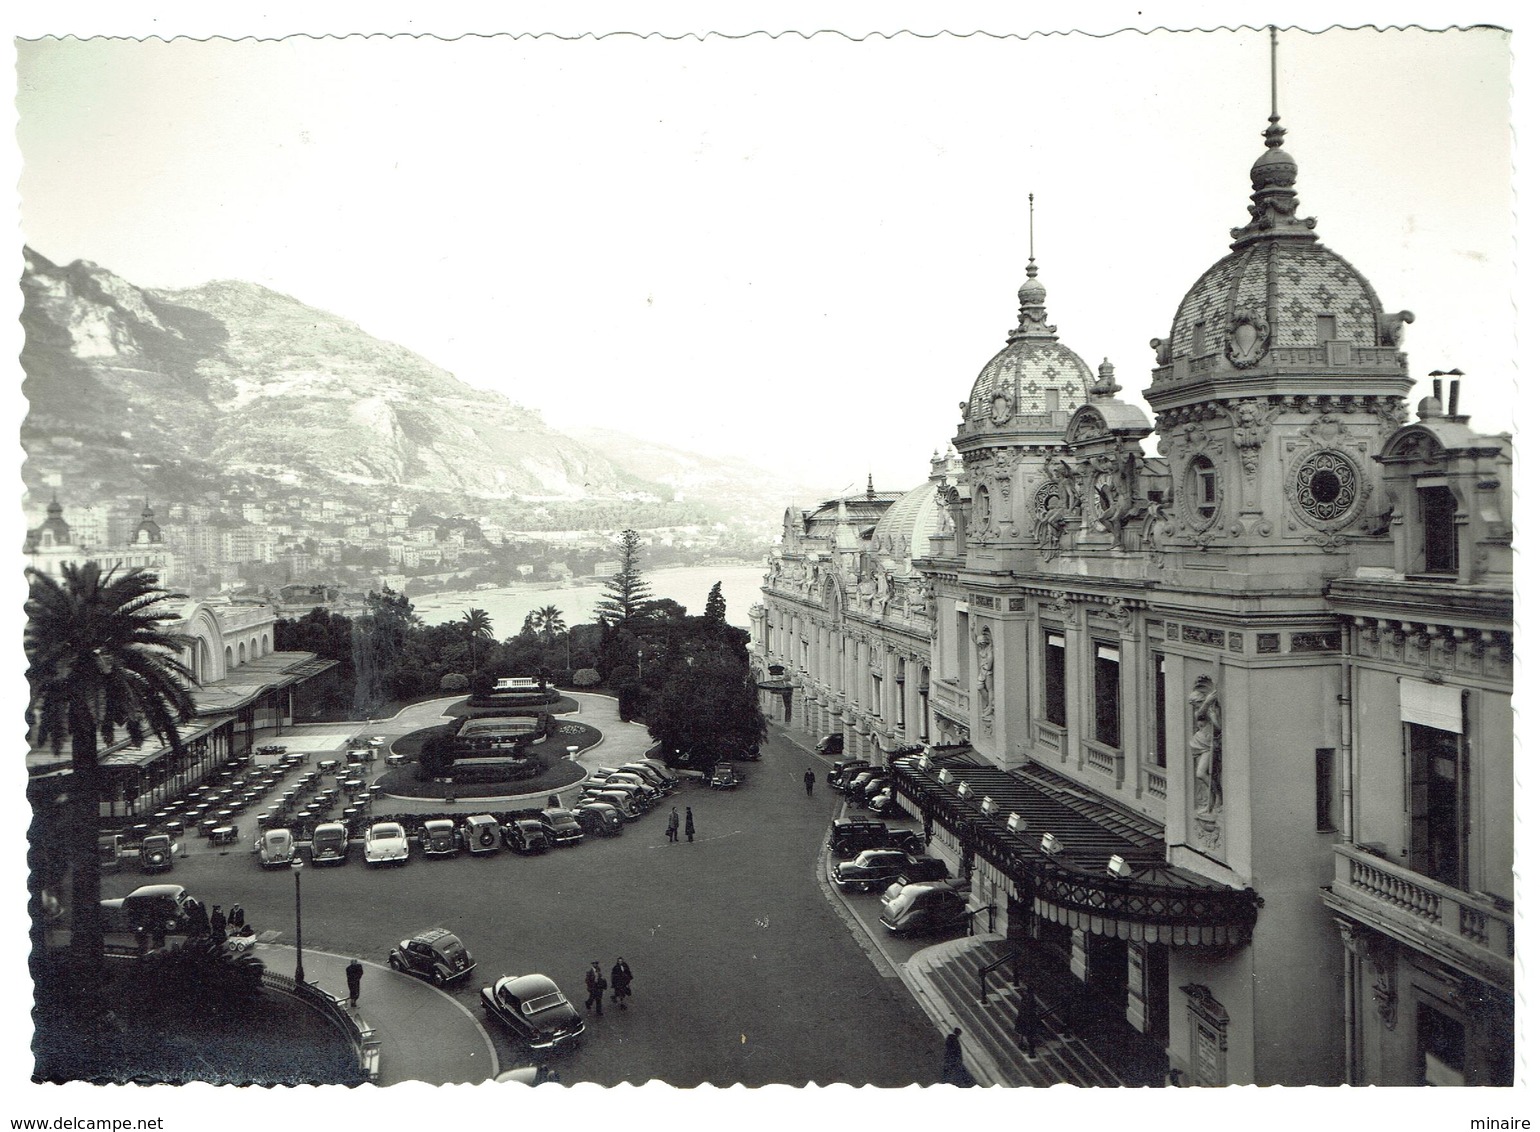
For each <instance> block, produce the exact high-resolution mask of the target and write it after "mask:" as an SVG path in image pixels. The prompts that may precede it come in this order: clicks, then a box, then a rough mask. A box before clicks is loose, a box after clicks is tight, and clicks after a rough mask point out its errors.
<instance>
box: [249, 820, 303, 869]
mask: <svg viewBox="0 0 1540 1132" xmlns="http://www.w3.org/2000/svg"><path fill="white" fill-rule="evenodd" d="M296 852H297V849H296V848H295V845H294V831H293V830H289V829H264V830H263V831H262V835H261V836H260V837H258V838H257V864H259V865H261V866H262V867H263V868H264V869H286V868H288V867H289V865H290V864H291V863H292V862H293V860H294V854H295V853H296Z"/></svg>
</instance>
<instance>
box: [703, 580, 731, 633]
mask: <svg viewBox="0 0 1540 1132" xmlns="http://www.w3.org/2000/svg"><path fill="white" fill-rule="evenodd" d="M706 624H708V625H725V624H727V599H726V598H725V597H723V596H722V583H721V582H717V583H716V584H715V585H713V586H712V587H711V592H710V593H709V594H707V595H706Z"/></svg>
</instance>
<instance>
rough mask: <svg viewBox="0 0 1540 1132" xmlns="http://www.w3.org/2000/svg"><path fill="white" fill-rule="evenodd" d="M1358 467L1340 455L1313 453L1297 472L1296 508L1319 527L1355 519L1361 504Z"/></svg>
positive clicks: (1301, 463)
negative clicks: (1359, 503)
mask: <svg viewBox="0 0 1540 1132" xmlns="http://www.w3.org/2000/svg"><path fill="white" fill-rule="evenodd" d="M1358 488H1359V475H1358V468H1357V466H1356V465H1355V464H1354V463H1353V462H1352V461H1351V460H1349V459H1348V458H1347V457H1346V456H1344V455H1342V453H1340V452H1334V451H1332V450H1330V449H1323V450H1322V451H1319V452H1312V453H1311V454H1310V455H1308V456H1306V457H1305V458H1304V459H1303V460H1301V461H1300V462H1299V465H1298V466H1297V467H1296V468H1295V471H1294V505H1295V506H1296V507H1297V508H1299V510H1300V511H1301V512H1302V513H1303V514H1304V516H1305V517H1306V518H1307V519H1309V520H1311V521H1312V522H1314V523H1316V524H1318V525H1336V524H1337V523H1339V522H1341V521H1343V520H1345V519H1348V518H1351V517H1352V514H1353V510H1354V505H1355V504H1356V503H1357V502H1358Z"/></svg>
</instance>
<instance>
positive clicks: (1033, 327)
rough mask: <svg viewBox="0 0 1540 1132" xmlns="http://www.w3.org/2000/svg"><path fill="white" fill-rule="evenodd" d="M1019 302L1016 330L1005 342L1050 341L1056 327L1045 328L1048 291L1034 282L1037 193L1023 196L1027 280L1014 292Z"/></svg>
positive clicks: (1035, 271)
mask: <svg viewBox="0 0 1540 1132" xmlns="http://www.w3.org/2000/svg"><path fill="white" fill-rule="evenodd" d="M1016 298H1017V300H1018V301H1019V303H1020V308H1019V311H1018V314H1019V317H1018V319H1017V321H1016V329H1015V330H1013V331H1011V333H1010V335H1009V336H1008V338H1007V341H1010V342H1015V341H1016V340H1017V339H1019V338H1054V337H1055V335H1056V334H1057V332H1058V327H1056V326H1049V325H1048V308H1047V306H1045V305H1044V304H1045V302H1046V300H1047V298H1048V288H1047V287H1044V286H1043V285H1042V284H1041V283H1039V282H1038V281H1037V194H1036V193H1028V194H1027V281H1026V282H1025V283H1023V284H1022V285H1021V287H1020V288H1019V289H1018V290H1017V292H1016Z"/></svg>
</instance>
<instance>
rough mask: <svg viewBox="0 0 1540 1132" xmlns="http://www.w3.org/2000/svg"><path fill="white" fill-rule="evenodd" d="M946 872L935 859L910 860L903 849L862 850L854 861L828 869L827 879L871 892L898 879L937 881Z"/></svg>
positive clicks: (840, 863) (911, 858)
mask: <svg viewBox="0 0 1540 1132" xmlns="http://www.w3.org/2000/svg"><path fill="white" fill-rule="evenodd" d="M946 873H947V870H946V863H945V862H944V861H939V860H937V859H936V858H934V857H911V856H910V855H909V854H908V853H905V852H904V851H903V850H902V849H863V850H861V852H859V853H857V854H856V856H855V859H854V860H852V861H840V862H838V863H837V864H835V865H834V866H833V867H832V868H830V869H829V879H830V880H832V881H833V882H834V883H835V884H836V885H838V886H839V887H840V888H848V889H853V890H854V891H856V892H871V891H872V890H873V889H876V888H885V887H887V885H888V884H889V883H891V882H892V881H894V880H897V879H898V878H899V877H901V876H904V877H908V878H909V879H910V880H911V881H921V880H940V879H943V878H944V877H945V876H946Z"/></svg>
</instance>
